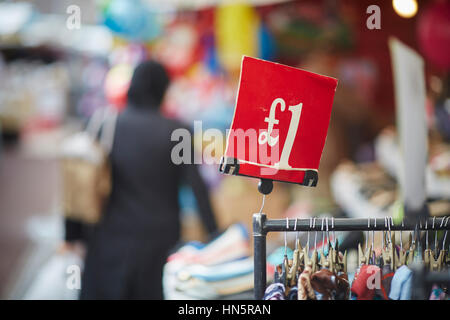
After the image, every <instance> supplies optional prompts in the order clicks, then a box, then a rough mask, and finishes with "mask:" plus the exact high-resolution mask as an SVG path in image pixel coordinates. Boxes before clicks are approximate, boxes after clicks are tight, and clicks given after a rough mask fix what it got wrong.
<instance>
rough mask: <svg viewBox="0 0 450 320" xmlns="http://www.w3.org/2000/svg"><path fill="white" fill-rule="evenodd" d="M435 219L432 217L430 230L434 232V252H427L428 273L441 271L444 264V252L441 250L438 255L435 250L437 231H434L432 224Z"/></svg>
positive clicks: (436, 249)
mask: <svg viewBox="0 0 450 320" xmlns="http://www.w3.org/2000/svg"><path fill="white" fill-rule="evenodd" d="M435 220H436V217H433V225H432V228H433V230H434V252H433V251H431V250H430V251H429V266H428V267H429V269H430V271H441V269H442V267H443V263H444V252H443V251H442V250H441V251H440V252H439V255H438V248H437V230H435V229H434V222H435Z"/></svg>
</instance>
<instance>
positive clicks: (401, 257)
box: [397, 220, 411, 268]
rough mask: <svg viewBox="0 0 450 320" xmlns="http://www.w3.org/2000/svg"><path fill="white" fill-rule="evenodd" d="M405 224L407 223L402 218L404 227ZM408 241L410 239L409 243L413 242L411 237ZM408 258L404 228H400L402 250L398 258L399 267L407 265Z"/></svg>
mask: <svg viewBox="0 0 450 320" xmlns="http://www.w3.org/2000/svg"><path fill="white" fill-rule="evenodd" d="M404 226H405V224H404V222H403V220H402V227H404ZM410 235H411V234H410ZM408 241H409V243H411V237H409V240H408ZM407 258H408V252H407V251H406V249H404V248H403V232H402V230H400V251H399V254H398V259H397V267H398V268H400V267H401V266H404V265H406V260H407Z"/></svg>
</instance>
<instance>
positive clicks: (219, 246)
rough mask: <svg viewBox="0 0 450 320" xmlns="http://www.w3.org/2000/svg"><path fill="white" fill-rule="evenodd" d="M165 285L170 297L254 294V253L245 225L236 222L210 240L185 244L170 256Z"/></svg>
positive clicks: (164, 276) (195, 297)
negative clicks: (206, 242)
mask: <svg viewBox="0 0 450 320" xmlns="http://www.w3.org/2000/svg"><path fill="white" fill-rule="evenodd" d="M163 287H164V295H165V298H166V299H168V300H176V299H186V300H189V299H229V298H231V297H236V296H237V295H239V294H243V293H244V294H245V293H247V292H248V297H249V298H251V297H252V289H253V257H251V256H250V243H249V236H248V232H247V230H246V228H245V227H244V226H243V225H241V224H235V225H232V226H230V227H229V228H228V229H227V230H226V231H225V232H223V233H222V234H221V235H220V236H218V237H217V238H215V239H214V240H213V241H211V242H209V243H208V244H203V243H199V242H189V243H187V244H185V245H184V246H182V247H181V248H180V249H179V250H177V251H176V252H175V253H173V254H172V255H170V256H169V258H168V259H167V263H166V265H165V266H164V271H163ZM244 296H245V295H244Z"/></svg>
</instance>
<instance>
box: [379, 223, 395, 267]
mask: <svg viewBox="0 0 450 320" xmlns="http://www.w3.org/2000/svg"><path fill="white" fill-rule="evenodd" d="M384 226H385V227H387V228H388V229H389V233H388V236H389V239H388V241H385V239H384V236H385V232H384V231H383V238H382V240H383V243H382V249H381V256H382V258H383V265H387V264H388V265H390V267H391V270H394V267H395V260H394V259H395V258H394V250H393V246H392V238H391V224H390V222H389V218H388V217H385V218H384ZM385 242H388V243H387V245H386V246H385Z"/></svg>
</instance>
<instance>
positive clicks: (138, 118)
mask: <svg viewBox="0 0 450 320" xmlns="http://www.w3.org/2000/svg"><path fill="white" fill-rule="evenodd" d="M169 82H170V80H169V77H168V74H167V72H166V70H165V68H164V67H163V66H162V65H160V64H159V63H157V62H155V61H146V62H143V63H141V64H140V65H138V66H137V68H136V69H135V71H134V74H133V77H132V79H131V84H130V88H129V90H128V105H127V108H126V109H125V110H124V111H123V112H122V113H121V114H119V116H118V119H117V123H116V131H115V137H114V144H113V148H112V151H111V154H110V158H111V165H112V181H113V186H112V192H111V195H110V198H109V199H108V202H107V204H106V205H105V210H104V212H103V215H102V219H101V221H100V222H99V223H98V224H97V225H96V226H95V228H94V230H92V231H91V232H90V235H89V236H88V237H89V239H88V241H87V254H86V259H85V266H84V271H83V276H82V285H81V294H80V299H163V290H162V270H163V266H164V263H165V261H166V258H167V256H168V254H169V251H170V250H171V249H172V248H173V247H174V246H175V245H176V244H177V242H178V241H179V239H180V229H181V226H180V217H179V212H180V208H179V204H178V190H179V187H180V185H181V184H183V183H186V184H188V185H190V186H191V187H192V190H193V193H194V195H195V197H196V200H197V205H198V209H199V214H200V217H201V219H202V221H203V224H204V226H205V227H206V230H207V232H209V233H213V232H215V231H216V228H217V225H216V221H215V218H214V215H213V212H212V208H211V204H210V200H209V196H208V189H207V187H206V185H205V183H204V181H203V180H202V178H201V176H200V174H199V171H198V167H197V165H195V164H181V165H175V164H174V163H173V162H172V160H171V150H172V147H173V146H174V145H175V143H176V142H172V141H171V134H172V132H173V131H174V130H175V129H177V128H184V127H183V126H182V125H181V124H180V123H178V122H177V121H175V120H171V119H168V118H165V117H164V116H163V115H161V113H160V112H159V108H160V105H161V102H162V100H163V98H164V95H165V92H166V89H167V87H168V86H169ZM191 155H193V152H191ZM82 231H83V230H82V227H80V226H79V225H77V224H76V223H74V222H72V221H66V241H68V242H69V243H70V242H71V241H74V240H77V239H79V238H80V237H82V236H83V232H82Z"/></svg>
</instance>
